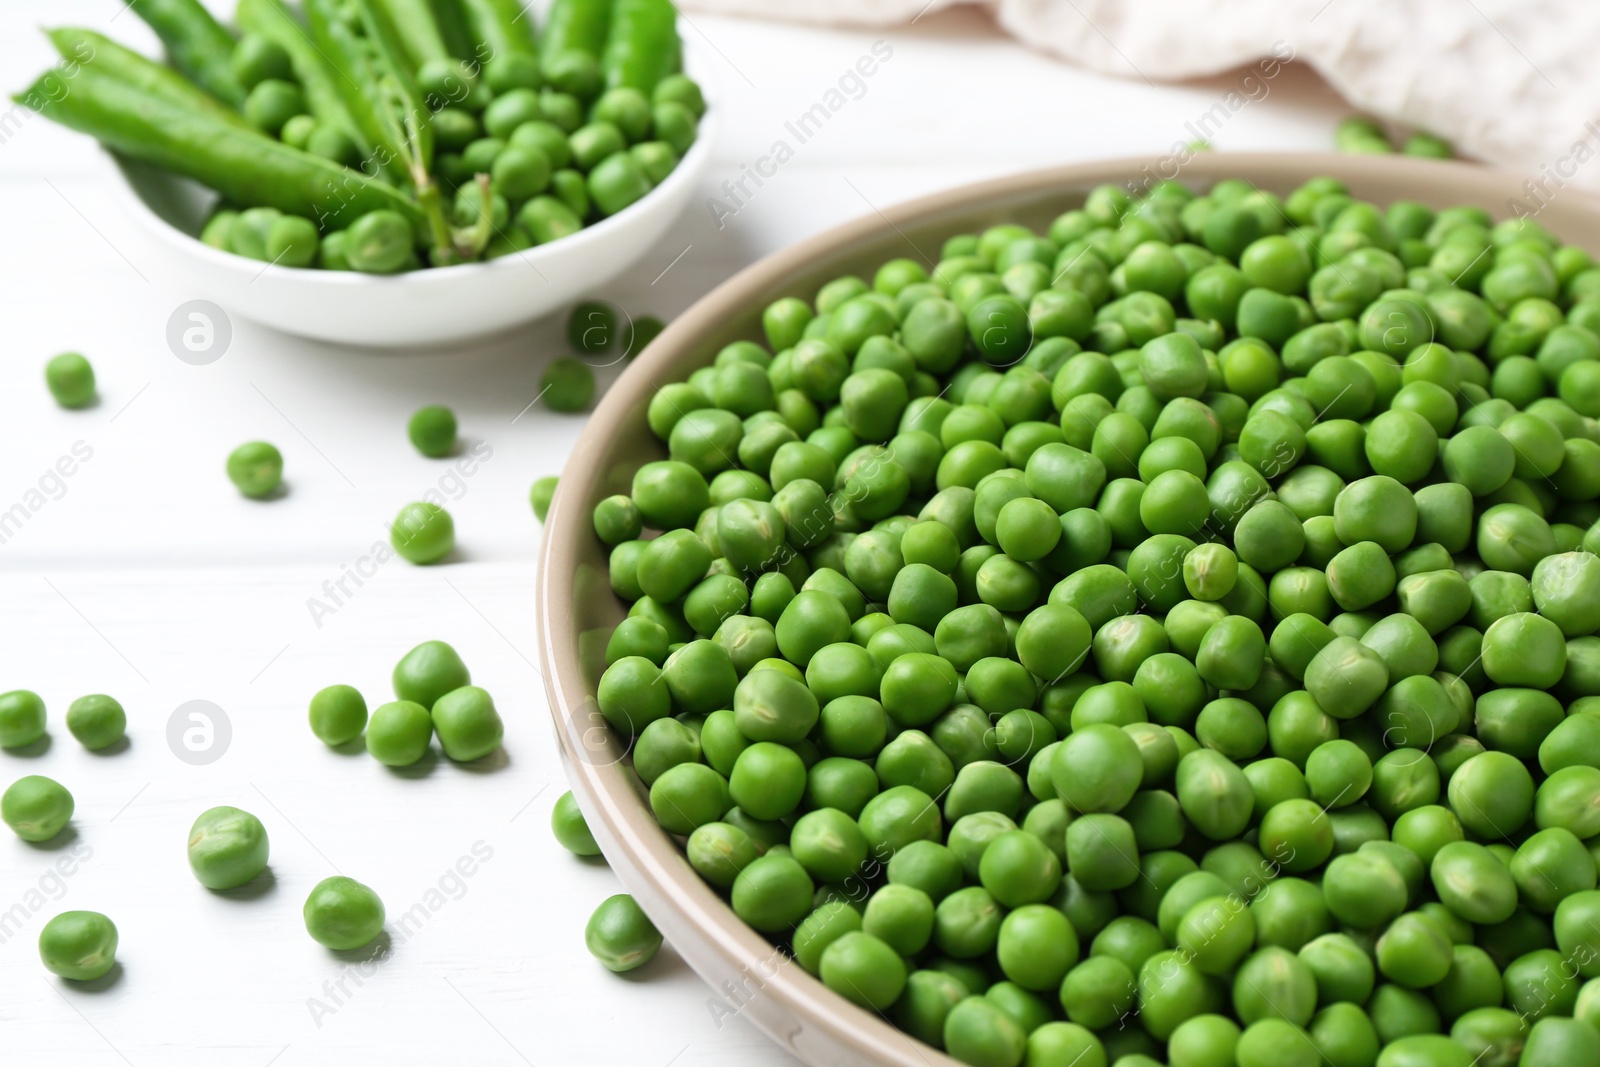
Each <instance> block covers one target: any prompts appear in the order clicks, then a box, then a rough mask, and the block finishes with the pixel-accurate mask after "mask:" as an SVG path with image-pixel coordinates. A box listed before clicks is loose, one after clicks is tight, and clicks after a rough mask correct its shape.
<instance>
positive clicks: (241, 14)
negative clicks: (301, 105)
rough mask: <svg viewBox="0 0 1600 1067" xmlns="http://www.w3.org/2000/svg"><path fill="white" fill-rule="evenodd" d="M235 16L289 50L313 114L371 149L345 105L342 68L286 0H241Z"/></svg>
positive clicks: (241, 25) (244, 27)
mask: <svg viewBox="0 0 1600 1067" xmlns="http://www.w3.org/2000/svg"><path fill="white" fill-rule="evenodd" d="M234 18H235V19H236V20H237V21H238V23H239V28H240V29H242V30H244V31H245V32H247V33H253V34H255V35H257V36H258V37H264V38H266V39H267V40H269V41H273V42H275V43H276V44H277V45H278V46H279V47H281V48H282V49H283V50H284V51H285V52H287V53H289V62H290V63H291V64H292V65H293V67H294V76H295V78H297V79H298V80H299V82H300V88H301V89H302V90H303V91H304V92H305V96H306V106H307V107H308V108H310V109H311V116H312V117H313V118H315V119H316V120H317V121H318V122H319V123H321V124H323V125H325V126H332V127H334V128H335V129H338V130H340V131H342V132H343V133H344V134H345V136H347V137H349V138H350V140H351V141H353V142H355V143H356V144H358V145H362V146H363V148H364V149H365V152H364V153H363V154H369V153H370V152H371V146H370V145H367V144H366V143H365V141H366V139H365V137H363V136H362V133H361V130H360V128H359V127H358V126H357V125H356V120H355V118H354V117H353V116H352V115H351V114H350V109H349V108H348V107H346V106H345V95H346V94H345V93H343V92H341V91H340V86H339V79H340V78H341V74H340V72H339V71H337V70H336V69H334V66H333V63H332V62H331V61H330V60H329V59H328V57H327V56H326V55H325V54H324V53H323V52H322V51H321V49H319V48H318V47H317V45H316V43H315V42H314V41H313V40H312V39H311V33H310V31H309V30H307V29H306V27H305V26H303V25H302V24H301V23H300V20H299V19H297V18H295V16H294V13H293V12H292V11H290V10H289V7H288V6H287V5H286V4H284V2H283V0H239V6H238V8H237V9H236V10H235V12H234ZM352 88H353V87H352Z"/></svg>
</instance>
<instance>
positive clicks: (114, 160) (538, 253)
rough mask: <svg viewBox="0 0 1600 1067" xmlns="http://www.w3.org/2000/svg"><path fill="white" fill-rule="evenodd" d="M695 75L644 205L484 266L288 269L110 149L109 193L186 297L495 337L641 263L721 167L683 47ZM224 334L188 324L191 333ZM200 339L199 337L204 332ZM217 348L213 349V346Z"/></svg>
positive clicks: (711, 112)
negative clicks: (691, 113) (678, 136)
mask: <svg viewBox="0 0 1600 1067" xmlns="http://www.w3.org/2000/svg"><path fill="white" fill-rule="evenodd" d="M683 64H684V72H685V73H687V74H688V75H689V76H691V77H692V78H694V79H695V81H696V82H697V83H698V84H699V85H700V86H701V87H702V90H703V91H704V93H705V99H706V110H705V112H704V114H702V115H701V116H700V119H699V126H698V130H697V132H696V135H695V140H694V143H693V144H692V145H690V147H689V149H688V151H687V152H685V153H684V155H683V158H682V159H681V160H679V161H678V163H677V165H676V166H675V167H673V169H672V170H671V172H670V173H668V174H667V175H666V177H665V178H663V179H662V180H661V181H660V183H659V184H657V185H656V186H655V187H654V188H652V189H651V190H650V191H649V192H648V193H646V194H645V195H644V196H643V197H641V198H640V199H639V200H638V201H636V202H634V203H632V204H630V205H628V206H627V207H625V208H623V209H622V210H620V211H618V212H616V214H613V215H610V216H608V217H605V218H600V219H598V220H597V221H593V222H592V223H590V224H589V225H586V226H584V227H583V228H582V229H580V230H578V231H577V232H575V233H571V234H568V235H566V236H563V237H560V238H558V239H556V240H553V241H551V242H549V243H548V244H542V245H534V246H533V247H530V248H524V249H521V250H519V251H515V252H510V253H508V254H505V255H501V256H498V257H497V258H493V259H490V260H487V261H485V262H479V263H464V264H459V265H456V266H449V267H427V268H425V269H420V270H407V271H402V272H400V273H396V274H386V275H378V274H364V273H360V272H357V271H352V270H324V269H316V268H295V267H286V266H283V265H281V264H271V263H265V262H261V261H258V260H253V259H249V258H246V257H243V256H239V255H235V254H233V253H231V252H226V251H222V250H220V249H217V248H213V247H211V246H210V245H208V244H206V243H204V242H203V241H202V240H201V239H200V234H201V231H202V229H203V228H204V227H205V224H206V220H207V219H208V218H209V217H210V216H211V214H212V212H213V210H214V209H215V207H216V206H217V197H216V194H215V193H213V192H211V191H210V190H208V189H206V188H204V187H203V186H201V185H199V184H197V183H195V182H192V181H190V180H188V179H186V178H183V177H181V176H179V175H176V174H173V173H171V172H170V171H166V170H163V169H160V168H158V167H153V166H150V165H147V164H143V163H139V162H137V161H133V160H128V159H125V158H122V157H119V156H117V155H116V154H115V153H107V155H108V157H109V159H110V165H109V167H108V169H109V171H110V180H109V185H110V187H111V189H112V191H113V194H114V196H115V198H116V199H117V200H119V201H120V202H121V204H122V205H123V207H124V209H125V210H126V212H127V213H128V214H129V215H130V216H132V218H133V219H134V221H135V223H136V224H137V225H138V227H139V230H140V231H141V233H142V235H143V236H144V237H145V238H146V240H145V242H144V243H145V245H146V246H147V247H148V248H149V249H150V252H151V254H152V255H154V256H156V257H158V258H159V261H160V264H161V270H162V272H163V274H164V276H165V277H166V278H168V279H170V280H171V281H172V282H173V283H174V284H176V285H178V286H179V287H180V288H182V289H184V290H186V291H187V292H189V293H191V294H193V295H195V296H198V297H202V298H205V299H207V300H210V301H212V302H214V303H216V304H217V305H218V306H220V307H221V308H222V309H223V311H224V312H225V313H227V314H228V315H230V316H232V315H238V316H240V317H242V318H246V319H250V320H252V321H254V322H259V323H262V324H264V325H267V326H270V327H272V328H273V329H276V330H281V331H282V332H284V333H289V334H293V335H295V336H298V337H307V338H312V339H315V340H319V341H332V342H336V343H340V344H352V345H364V346H371V347H374V348H391V349H405V348H414V347H419V346H424V345H439V344H447V343H450V342H455V341H464V340H468V339H472V338H477V337H486V336H490V335H493V334H496V333H501V332H504V331H506V330H510V329H514V328H515V327H518V326H520V325H523V324H524V323H528V322H532V321H533V320H535V319H538V318H541V317H543V316H545V315H548V314H551V313H552V312H554V311H556V310H558V309H560V308H563V307H565V306H567V305H570V304H572V303H573V302H574V301H576V300H579V299H581V298H583V297H584V296H585V295H587V294H589V293H592V292H595V291H596V290H598V289H601V288H603V287H604V286H605V284H606V283H607V282H609V281H611V280H612V279H613V278H615V277H617V276H618V275H620V274H621V273H622V272H623V271H625V270H627V269H628V268H629V267H630V266H632V265H633V264H634V263H635V262H636V261H637V260H638V259H639V258H640V257H641V256H643V255H644V254H645V253H646V252H648V251H649V250H650V249H651V247H652V246H654V245H655V243H656V242H657V241H658V240H660V239H661V237H662V235H663V234H665V233H666V231H667V228H668V227H670V226H671V225H672V224H673V222H675V221H676V220H677V219H678V217H679V216H680V215H682V214H683V211H684V209H685V207H686V206H687V205H688V203H689V201H690V199H691V198H692V196H693V194H694V189H695V186H696V183H697V182H698V181H699V178H700V175H701V174H702V173H703V172H704V170H705V168H706V166H707V164H708V163H709V161H710V159H711V153H712V151H713V147H714V143H715V140H716V133H717V127H718V122H719V120H720V114H719V111H718V109H717V107H716V105H715V84H714V80H713V78H712V74H711V72H710V71H709V70H708V64H707V63H706V62H705V60H704V57H703V56H701V55H700V53H699V50H698V49H697V48H696V42H695V41H694V40H693V39H690V40H685V41H684V42H683ZM191 326H194V327H197V328H200V329H214V328H215V323H209V324H208V322H200V321H199V320H191V321H185V322H184V323H183V328H184V329H188V328H190V327H191ZM197 336H198V335H197ZM205 343H206V344H209V343H210V342H209V341H206V342H205Z"/></svg>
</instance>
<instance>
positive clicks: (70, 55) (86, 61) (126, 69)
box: [45, 26, 249, 128]
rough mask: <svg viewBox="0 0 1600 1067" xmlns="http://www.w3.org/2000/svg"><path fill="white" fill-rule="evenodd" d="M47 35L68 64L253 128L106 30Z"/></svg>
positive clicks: (55, 31)
mask: <svg viewBox="0 0 1600 1067" xmlns="http://www.w3.org/2000/svg"><path fill="white" fill-rule="evenodd" d="M45 36H47V37H49V38H50V43H51V44H52V45H54V46H55V49H56V51H57V52H58V53H59V54H60V55H61V58H62V60H63V61H64V62H65V63H67V64H76V65H81V66H83V67H87V68H90V69H92V70H95V71H96V72H98V73H100V74H103V75H105V76H106V77H108V78H112V79H114V80H116V81H119V82H122V83H123V84H125V85H128V86H130V87H132V88H134V89H138V90H139V91H140V92H144V93H149V94H150V95H151V96H159V97H161V98H162V99H164V100H170V101H172V102H173V103H174V104H177V105H180V106H183V107H189V108H194V109H196V110H199V111H205V112H207V113H209V114H212V115H215V116H216V117H217V118H219V119H222V120H223V121H225V122H231V123H233V124H234V125H237V126H243V127H246V128H249V124H248V123H246V122H245V120H244V116H242V115H240V114H239V113H238V112H237V111H235V110H233V109H232V108H231V107H229V106H227V105H226V104H224V103H223V102H222V101H220V100H218V99H217V98H216V97H214V96H212V95H211V94H210V93H207V92H204V91H202V90H200V89H198V88H196V87H195V85H194V83H193V82H191V81H189V80H188V79H187V78H185V77H184V76H183V75H181V74H179V73H178V72H177V71H175V70H173V69H172V68H171V67H166V66H163V65H162V64H160V63H157V62H154V61H153V60H150V59H147V58H146V57H144V56H142V55H140V54H139V53H138V52H135V51H133V49H131V48H124V47H123V46H122V45H120V44H118V43H117V42H116V41H113V40H112V39H111V38H109V37H106V36H104V35H103V34H99V33H96V32H95V31H94V30H87V29H83V28H82V27H79V26H62V27H59V28H57V29H53V30H46V31H45ZM74 69H75V68H74Z"/></svg>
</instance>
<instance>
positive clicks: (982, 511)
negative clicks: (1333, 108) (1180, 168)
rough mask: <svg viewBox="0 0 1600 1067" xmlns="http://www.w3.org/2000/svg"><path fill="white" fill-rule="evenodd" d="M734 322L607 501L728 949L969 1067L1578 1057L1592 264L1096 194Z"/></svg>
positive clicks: (1431, 222) (661, 808) (1327, 211)
mask: <svg viewBox="0 0 1600 1067" xmlns="http://www.w3.org/2000/svg"><path fill="white" fill-rule="evenodd" d="M930 267H931V269H930ZM761 323H762V329H763V333H764V337H762V338H760V339H754V338H752V339H749V340H742V341H737V342H735V343H733V344H730V345H728V346H727V347H726V348H723V349H722V350H721V351H720V352H717V353H715V357H714V359H712V360H711V361H710V363H709V365H707V366H705V367H703V368H701V369H699V370H697V371H695V372H694V373H693V374H692V375H690V376H689V378H688V380H687V381H682V382H677V383H673V384H669V385H666V386H664V387H663V388H661V389H660V390H659V392H658V393H657V394H656V396H655V398H654V400H653V401H652V402H651V403H650V405H649V408H648V413H647V417H648V421H649V425H650V428H651V429H652V431H654V433H655V435H656V436H657V437H659V438H660V439H661V440H662V441H663V442H664V443H665V446H666V450H667V453H668V458H666V459H662V460H656V461H652V462H646V463H644V464H643V465H642V466H640V467H639V468H638V470H637V473H636V474H635V475H634V477H633V481H632V486H631V490H630V492H628V493H626V494H619V495H615V496H611V497H607V498H606V499H604V500H602V501H600V503H599V504H598V505H597V506H596V508H595V509H594V513H593V524H594V530H595V533H596V535H597V536H598V537H599V538H600V540H601V541H602V542H604V543H605V544H606V545H607V546H609V552H610V579H611V584H612V588H613V589H614V590H615V592H616V594H617V596H618V597H619V598H620V599H621V600H623V601H625V602H626V603H627V605H628V613H627V618H626V619H625V621H623V622H622V623H621V624H620V625H618V626H617V627H616V628H615V629H614V631H612V632H611V633H610V634H609V637H608V642H609V643H608V644H607V647H606V653H605V662H606V668H605V671H604V674H603V675H602V676H601V678H600V680H599V684H598V687H597V692H596V700H597V703H598V706H599V709H600V711H601V713H602V714H603V715H604V716H605V718H606V720H607V721H608V723H609V724H610V725H611V727H612V728H613V729H614V730H615V732H616V734H617V735H618V736H617V740H618V743H619V744H620V745H622V746H625V747H626V749H627V751H628V753H629V756H630V759H631V762H632V766H633V768H634V770H635V771H636V772H637V773H638V775H639V777H640V778H641V779H642V781H643V783H644V785H645V786H646V787H648V790H649V802H650V805H651V808H652V810H653V812H654V814H655V816H656V818H657V820H658V821H659V822H660V824H661V826H662V827H663V829H665V830H666V831H667V832H669V833H671V834H673V835H674V836H676V837H678V838H680V839H681V840H682V843H683V847H684V849H685V851H686V853H687V857H688V860H689V862H690V863H691V864H692V865H693V866H694V867H695V869H696V870H697V871H699V873H700V874H701V875H702V876H703V877H704V878H705V879H706V881H707V882H709V883H710V884H711V885H712V886H714V887H715V888H716V889H717V890H718V891H719V892H721V893H723V894H725V895H726V897H727V899H728V901H729V903H730V905H731V907H732V908H733V910H734V912H735V913H736V914H738V915H739V916H740V917H741V918H742V919H743V920H744V921H745V922H747V923H749V924H750V925H751V926H753V927H754V928H756V929H757V930H760V931H762V932H764V933H766V934H767V935H768V936H770V937H771V938H772V939H773V940H774V941H775V942H777V943H779V944H780V945H782V946H783V947H784V948H785V949H786V950H787V951H788V952H789V953H790V954H792V956H793V959H794V960H795V961H796V962H798V963H799V965H800V966H802V967H803V968H805V970H807V971H809V972H810V973H812V974H814V975H817V976H818V977H819V978H820V979H821V980H822V981H823V982H824V983H825V984H826V985H828V986H829V987H830V988H832V989H833V990H835V991H837V992H838V993H840V994H841V995H842V996H844V997H846V998H848V999H850V1000H852V1001H854V1002H856V1003H857V1004H860V1005H862V1006H863V1007H865V1008H867V1009H869V1010H871V1011H874V1012H876V1013H878V1014H880V1015H882V1016H884V1017H885V1018H887V1019H889V1020H891V1021H892V1022H893V1023H894V1024H896V1025H897V1026H899V1027H901V1028H902V1029H904V1030H905V1031H907V1032H908V1033H910V1034H912V1035H914V1036H915V1037H917V1038H918V1039H920V1040H922V1041H925V1042H927V1043H928V1044H929V1045H932V1046H935V1047H938V1048H942V1049H944V1050H946V1051H947V1052H948V1053H949V1054H950V1055H952V1056H953V1057H954V1058H956V1059H957V1060H960V1061H962V1062H964V1063H969V1064H974V1065H981V1067H1016V1065H1018V1064H1022V1063H1024V1062H1026V1063H1027V1064H1029V1065H1031V1067H1065V1065H1069V1064H1077V1065H1079V1067H1102V1065H1105V1064H1119V1065H1122V1067H1148V1065H1152V1064H1160V1063H1166V1064H1169V1065H1171V1067H1209V1065H1213V1064H1220V1065H1228V1064H1234V1065H1237V1067H1268V1065H1272V1067H1301V1065H1304V1067H1314V1065H1321V1064H1328V1065H1331V1067H1373V1065H1374V1064H1376V1065H1377V1067H1411V1065H1426V1067H1467V1065H1469V1064H1479V1065H1482V1067H1489V1065H1497V1067H1508V1065H1512V1064H1518V1063H1521V1064H1524V1065H1527V1067H1556V1065H1565V1064H1578V1063H1593V1062H1600V890H1597V888H1596V880H1597V879H1596V876H1597V866H1596V864H1597V860H1600V636H1597V634H1596V631H1597V628H1600V556H1597V555H1596V554H1595V553H1596V552H1600V525H1597V521H1600V503H1597V502H1596V498H1597V495H1600V424H1597V423H1596V421H1595V420H1596V418H1597V417H1600V267H1597V265H1596V264H1595V262H1594V260H1593V259H1592V258H1591V257H1590V255H1589V254H1588V253H1587V252H1585V251H1583V250H1582V249H1579V248H1575V247H1571V246H1563V245H1561V244H1560V243H1559V242H1558V241H1557V240H1556V239H1555V238H1554V237H1552V236H1551V235H1550V234H1549V233H1547V232H1546V231H1545V230H1544V229H1543V228H1542V227H1541V226H1540V225H1539V224H1538V223H1537V222H1535V221H1533V220H1527V219H1524V220H1517V219H1512V220H1507V221H1503V222H1498V223H1497V222H1495V221H1493V220H1492V219H1491V218H1490V216H1489V215H1488V214H1487V213H1486V212H1484V211H1482V210H1479V209H1477V208H1473V207H1452V208H1445V209H1443V210H1434V209H1432V208H1430V207H1427V206H1425V205H1423V204H1421V203H1416V202H1409V201H1402V202H1397V203H1394V204H1391V205H1388V206H1386V207H1384V206H1379V205H1376V204H1373V203H1369V202H1365V201H1362V200H1360V199H1357V198H1356V197H1354V196H1352V195H1351V194H1350V193H1349V192H1348V190H1347V189H1346V188H1345V187H1344V186H1343V185H1342V184H1341V183H1340V182H1339V181H1337V180H1335V179H1332V178H1317V179H1314V180H1311V181H1308V182H1307V183H1306V184H1305V185H1303V186H1301V187H1300V188H1297V189H1295V190H1294V191H1292V192H1291V193H1289V194H1288V195H1287V196H1278V195H1275V194H1273V193H1268V192H1265V191H1263V190H1261V189H1259V188H1257V187H1255V186H1254V185H1252V184H1251V183H1249V182H1247V181H1243V180H1223V181H1219V182H1217V183H1216V184H1215V185H1213V186H1212V187H1211V188H1210V189H1209V191H1207V192H1205V193H1203V194H1201V193H1196V192H1194V191H1192V190H1190V189H1188V188H1186V187H1185V186H1183V185H1180V184H1176V183H1170V182H1167V183H1159V184H1155V185H1153V186H1151V187H1150V188H1149V189H1148V190H1147V192H1146V193H1144V194H1143V195H1139V196H1134V195H1131V194H1130V193H1129V192H1128V191H1127V190H1126V189H1124V188H1123V187H1121V186H1114V185H1106V186H1102V187H1099V188H1096V189H1095V190H1093V191H1092V192H1090V193H1089V194H1088V196H1087V198H1086V200H1085V201H1084V203H1083V206H1082V207H1081V208H1078V209H1074V210H1071V211H1067V212H1066V213H1064V214H1062V215H1060V216H1059V217H1057V218H1056V219H1054V220H1053V221H1051V222H1050V223H1049V225H1048V227H1047V228H1046V230H1045V231H1044V232H1043V233H1038V232H1034V231H1032V230H1030V229H1028V228H1026V227H1024V226H1021V225H1011V224H1004V225H996V226H993V227H991V228H989V229H987V230H985V231H984V232H982V233H979V234H958V235H956V236H953V237H951V238H950V239H949V240H948V241H946V242H945V244H944V246H943V249H942V252H941V256H940V260H939V262H938V263H936V264H931V265H924V264H923V263H920V262H917V261H915V260H912V259H895V260H892V261H890V262H887V263H885V264H883V266H882V267H881V268H880V269H879V270H878V271H877V272H876V274H875V275H874V276H873V277H872V278H870V279H866V278H860V277H854V276H849V277H841V278H837V279H835V280H833V281H830V282H829V283H827V284H826V285H824V286H822V287H821V288H820V289H819V290H818V291H817V292H816V293H815V294H811V296H810V299H805V298H802V297H801V296H798V295H797V296H789V297H785V298H783V299H780V300H778V301H776V302H774V303H773V304H771V305H770V306H769V307H767V308H766V309H765V310H764V312H763V314H762V316H761ZM566 834H567V836H569V837H572V838H574V839H575V840H577V839H579V838H583V837H586V835H579V834H576V832H575V831H574V830H572V829H571V828H570V827H569V828H567V830H566ZM578 843H579V844H581V845H583V847H586V848H587V847H592V845H593V841H592V838H588V839H587V840H579V841H578Z"/></svg>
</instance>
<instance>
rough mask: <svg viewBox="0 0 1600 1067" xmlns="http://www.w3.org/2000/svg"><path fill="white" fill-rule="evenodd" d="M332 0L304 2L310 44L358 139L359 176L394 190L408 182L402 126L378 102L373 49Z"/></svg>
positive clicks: (380, 101) (339, 6)
mask: <svg viewBox="0 0 1600 1067" xmlns="http://www.w3.org/2000/svg"><path fill="white" fill-rule="evenodd" d="M341 6H342V5H340V4H339V3H338V2H337V0H305V11H306V20H307V22H309V23H310V25H311V39H312V41H314V42H315V44H316V47H317V49H318V50H319V51H320V52H321V53H322V54H323V55H324V56H325V57H326V58H327V60H328V62H329V64H330V65H331V66H332V67H333V69H334V71H335V73H336V75H337V81H336V82H335V88H337V89H338V91H339V95H340V97H341V98H342V99H343V101H344V105H345V108H346V109H347V110H348V111H349V113H350V117H351V120H352V121H353V122H354V123H355V126H356V130H357V131H358V132H359V134H360V136H359V137H358V138H357V141H358V143H359V144H360V145H361V148H362V154H363V156H364V158H365V162H363V164H362V170H363V171H365V172H366V173H368V174H381V175H383V176H384V177H386V178H388V179H389V180H390V181H392V182H394V183H395V184H397V185H399V184H406V183H408V182H410V181H411V166H410V154H409V153H408V152H407V150H406V143H407V140H406V133H405V125H404V123H403V121H402V120H401V119H400V118H399V117H398V116H396V115H394V114H393V113H392V111H391V109H390V108H388V107H386V106H383V101H382V100H380V99H379V95H378V91H377V90H378V86H379V83H380V81H381V74H380V71H379V69H378V57H377V56H376V55H375V53H374V49H373V47H372V45H371V44H370V43H369V42H368V41H367V40H366V39H365V38H363V37H362V36H361V35H360V34H358V33H356V31H355V30H354V28H352V27H351V25H350V23H349V22H348V21H347V20H346V18H345V17H344V12H343V11H342V10H341Z"/></svg>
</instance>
